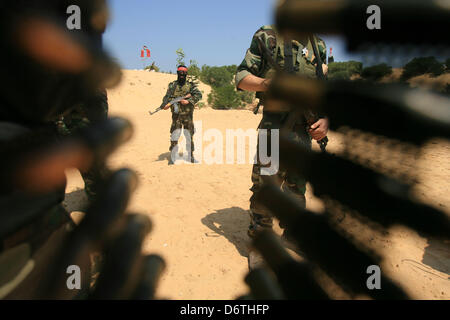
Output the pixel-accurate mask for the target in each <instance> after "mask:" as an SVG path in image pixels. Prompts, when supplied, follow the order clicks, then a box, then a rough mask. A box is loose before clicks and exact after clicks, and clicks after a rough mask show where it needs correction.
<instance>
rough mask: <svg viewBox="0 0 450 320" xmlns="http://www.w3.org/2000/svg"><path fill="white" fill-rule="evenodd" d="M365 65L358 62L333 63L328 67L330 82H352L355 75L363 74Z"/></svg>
mask: <svg viewBox="0 0 450 320" xmlns="http://www.w3.org/2000/svg"><path fill="white" fill-rule="evenodd" d="M362 66H363V64H362V63H361V62H358V61H347V62H332V63H330V64H329V65H328V78H329V79H330V80H350V78H351V76H352V75H354V74H361V73H362V70H363V67H362Z"/></svg>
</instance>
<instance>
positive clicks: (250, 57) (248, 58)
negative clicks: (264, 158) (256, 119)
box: [236, 26, 326, 237]
mask: <svg viewBox="0 0 450 320" xmlns="http://www.w3.org/2000/svg"><path fill="white" fill-rule="evenodd" d="M257 37H259V38H260V39H261V40H262V41H263V43H264V44H265V46H266V47H267V48H268V49H269V51H270V52H271V53H272V57H273V58H274V61H275V62H276V63H277V64H278V65H279V66H280V67H281V68H284V63H285V53H284V42H283V39H282V38H281V37H279V36H277V33H276V30H275V28H274V27H273V26H263V27H261V28H260V29H259V30H258V31H257V32H256V33H255V35H254V36H253V40H252V42H251V45H250V48H249V49H248V50H247V53H246V55H245V58H244V60H243V61H242V63H241V64H240V65H239V67H238V70H237V74H236V85H238V84H239V82H240V81H241V80H242V79H244V78H245V77H246V76H247V75H249V74H253V75H255V76H258V77H260V78H269V77H270V75H271V74H273V72H274V71H275V70H273V69H272V68H271V66H270V64H269V62H268V61H265V59H264V54H263V51H262V49H261V48H260V45H259V43H258V41H257V40H256V39H257ZM315 40H316V41H317V43H316V45H317V48H318V50H319V52H320V54H321V58H322V61H326V46H325V43H324V42H323V41H322V40H321V39H319V38H317V37H315ZM305 49H306V50H305ZM292 56H293V59H294V61H293V62H294V63H293V64H294V70H293V71H294V72H295V73H296V74H299V75H302V76H304V77H308V78H316V77H317V75H316V67H315V63H316V61H315V58H314V53H313V48H312V44H311V42H310V40H309V39H308V38H305V39H297V40H293V41H292ZM238 90H240V89H238ZM256 96H257V98H259V99H260V103H261V104H262V105H264V95H263V94H262V92H258V93H257V95H256ZM287 116H288V114H287V113H274V112H267V111H265V110H264V112H263V118H262V120H261V122H260V124H259V126H258V129H267V130H268V153H269V154H270V141H271V140H270V129H281V127H282V126H283V125H284V123H285V122H286V120H287ZM307 127H308V126H307V124H306V119H304V118H303V119H301V120H299V121H298V122H297V123H296V124H295V126H294V129H293V132H292V133H291V138H292V139H293V140H294V141H296V142H298V143H301V144H303V145H304V146H305V147H307V148H311V136H310V135H309V133H308V132H307ZM258 154H259V141H258ZM269 166H270V165H267V166H266V167H269ZM262 167H265V166H264V165H262V164H261V163H260V161H259V158H258V160H257V163H256V164H254V166H253V171H252V182H253V186H252V187H251V189H250V190H251V191H252V192H253V193H255V192H257V191H258V190H259V189H260V188H261V185H262V184H263V182H264V180H265V179H267V178H268V176H264V175H260V170H261V168H262ZM277 178H278V179H275V181H277V182H278V183H279V184H280V187H281V188H282V190H283V191H285V192H289V193H290V194H292V195H293V196H294V197H295V198H296V199H297V200H298V202H299V203H300V205H302V206H303V207H305V206H306V199H305V192H306V181H305V179H303V178H302V177H299V176H295V175H293V174H291V173H288V172H286V171H285V170H282V169H281V170H279V171H278V173H277ZM250 217H251V223H250V227H249V232H248V234H249V236H251V237H252V236H253V235H254V232H255V231H256V230H257V229H258V228H260V227H263V228H264V227H266V228H271V227H272V225H273V222H272V218H271V215H270V213H269V212H267V211H266V209H265V208H263V207H261V206H259V205H258V204H257V203H256V202H255V201H254V196H252V197H251V198H250Z"/></svg>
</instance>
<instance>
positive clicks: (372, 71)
mask: <svg viewBox="0 0 450 320" xmlns="http://www.w3.org/2000/svg"><path fill="white" fill-rule="evenodd" d="M390 74H392V67H391V66H388V65H387V64H386V63H382V64H378V65H375V66H371V67H367V68H364V69H363V71H362V73H361V76H362V77H363V78H364V79H366V80H372V81H378V80H380V79H381V78H383V77H384V76H387V75H390Z"/></svg>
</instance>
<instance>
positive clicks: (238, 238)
mask: <svg viewBox="0 0 450 320" xmlns="http://www.w3.org/2000/svg"><path fill="white" fill-rule="evenodd" d="M201 221H202V223H203V224H204V225H205V226H207V227H208V228H210V229H211V230H212V231H214V233H216V234H217V235H219V236H224V237H225V238H226V239H227V240H228V241H230V242H231V243H232V244H233V245H234V246H235V247H236V249H237V250H238V252H239V254H240V255H241V256H243V257H246V258H247V257H248V249H249V245H250V239H249V237H248V236H247V229H248V225H249V222H250V218H249V215H248V213H247V210H244V209H242V208H239V207H231V208H227V209H221V210H217V211H215V212H212V213H210V214H208V215H207V216H205V217H204V218H202V220H201ZM211 236H214V235H211Z"/></svg>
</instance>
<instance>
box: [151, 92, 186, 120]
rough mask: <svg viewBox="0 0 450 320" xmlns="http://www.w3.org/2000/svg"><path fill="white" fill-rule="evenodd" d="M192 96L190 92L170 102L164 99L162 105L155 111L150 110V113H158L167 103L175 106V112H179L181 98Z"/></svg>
mask: <svg viewBox="0 0 450 320" xmlns="http://www.w3.org/2000/svg"><path fill="white" fill-rule="evenodd" d="M190 97H192V96H191V94H190V93H188V94H187V95H185V96H184V97H178V98H175V99H173V100H171V101H169V102H168V103H166V102H165V101H163V103H162V104H161V106H160V107H159V108H158V109H156V110H155V111H153V112H151V111H149V113H150V115H151V116H152V115H154V114H155V113H157V112H159V111H161V110H163V109H164V107H165V106H166V105H168V104H169V105H171V106H173V107H174V112H175V113H178V112H179V106H178V103H179V102H180V101H181V100H184V99H189V98H190Z"/></svg>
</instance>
